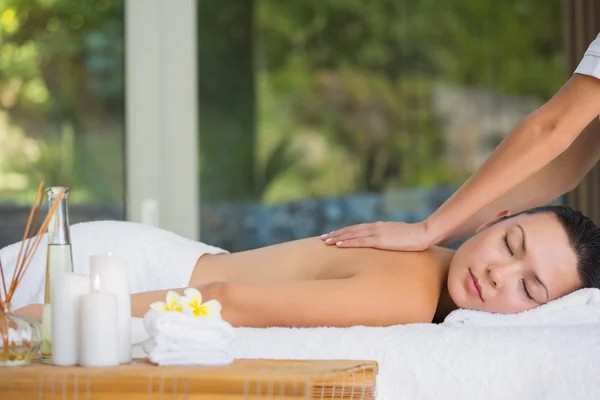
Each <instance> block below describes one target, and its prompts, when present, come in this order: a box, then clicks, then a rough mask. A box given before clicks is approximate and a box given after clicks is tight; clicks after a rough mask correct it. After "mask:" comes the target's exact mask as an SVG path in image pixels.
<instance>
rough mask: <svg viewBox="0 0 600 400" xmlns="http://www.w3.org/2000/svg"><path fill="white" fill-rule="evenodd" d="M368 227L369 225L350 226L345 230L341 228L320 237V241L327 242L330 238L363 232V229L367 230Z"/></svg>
mask: <svg viewBox="0 0 600 400" xmlns="http://www.w3.org/2000/svg"><path fill="white" fill-rule="evenodd" d="M369 225H371V224H357V225H350V226H347V227H345V228H341V229H338V230H335V231H333V232H330V233H326V234H324V235H321V239H323V240H327V239H330V238H338V237H340V236H341V235H345V234H347V233H351V232H358V231H362V230H365V229H367V228H368V227H369Z"/></svg>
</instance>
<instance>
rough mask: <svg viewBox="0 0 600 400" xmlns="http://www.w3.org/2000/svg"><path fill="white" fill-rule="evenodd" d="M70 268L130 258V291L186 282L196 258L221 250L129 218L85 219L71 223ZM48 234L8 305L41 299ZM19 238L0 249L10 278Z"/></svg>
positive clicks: (86, 270)
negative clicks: (102, 257)
mask: <svg viewBox="0 0 600 400" xmlns="http://www.w3.org/2000/svg"><path fill="white" fill-rule="evenodd" d="M71 240H72V249H73V262H74V268H75V272H77V273H81V274H84V275H89V273H90V268H89V257H90V255H94V254H105V253H112V254H113V255H116V256H119V257H123V258H125V259H127V260H128V261H129V273H130V277H129V281H130V282H131V293H139V292H146V291H152V290H163V289H173V288H181V287H187V286H188V283H189V279H190V276H191V274H192V272H193V270H194V266H195V265H196V261H197V260H198V258H199V257H200V256H202V255H204V254H218V253H226V251H225V250H223V249H220V248H218V247H214V246H209V245H207V244H204V243H200V242H195V241H193V240H189V239H186V238H184V237H181V236H178V235H176V234H174V233H172V232H169V231H165V230H162V229H158V228H155V227H151V226H148V225H142V224H136V223H133V222H121V221H102V222H86V223H81V224H75V225H72V226H71ZM47 243H48V242H47V238H46V236H44V238H43V239H42V241H41V242H40V247H39V248H38V251H37V252H36V253H35V256H34V257H33V259H32V262H31V265H30V266H29V269H28V270H27V272H26V274H25V277H24V278H23V281H22V282H21V285H20V286H19V288H18V289H17V291H16V294H15V298H14V299H13V304H12V306H13V308H14V309H17V308H21V307H24V306H26V305H29V304H34V303H43V301H44V284H45V278H46V275H45V271H46V254H47ZM19 248H20V242H19V243H15V244H12V245H10V246H7V247H5V248H3V249H1V250H0V258H1V259H2V264H3V265H4V271H5V273H7V279H9V280H10V277H12V274H13V270H14V265H15V262H16V259H17V255H18V253H19Z"/></svg>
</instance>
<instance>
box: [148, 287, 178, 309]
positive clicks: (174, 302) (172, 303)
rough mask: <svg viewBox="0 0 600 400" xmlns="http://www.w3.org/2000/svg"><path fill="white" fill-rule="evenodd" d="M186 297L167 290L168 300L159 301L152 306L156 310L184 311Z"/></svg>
mask: <svg viewBox="0 0 600 400" xmlns="http://www.w3.org/2000/svg"><path fill="white" fill-rule="evenodd" d="M184 302H185V297H181V296H180V295H178V294H177V293H175V292H174V291H172V290H169V291H168V292H167V301H157V302H154V303H152V304H150V308H151V309H153V310H156V311H177V312H183V303H184Z"/></svg>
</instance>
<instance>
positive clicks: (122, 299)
mask: <svg viewBox="0 0 600 400" xmlns="http://www.w3.org/2000/svg"><path fill="white" fill-rule="evenodd" d="M96 276H99V277H100V281H101V282H102V288H101V290H100V292H101V293H111V294H114V295H115V296H117V310H118V311H117V314H118V327H119V329H118V330H119V339H118V340H119V362H120V363H121V364H126V363H130V362H131V354H132V349H131V297H130V296H131V294H130V287H129V263H128V262H127V260H125V259H123V258H119V257H115V256H113V255H111V254H102V255H97V256H91V257H90V277H91V279H92V280H93V279H95V277H96Z"/></svg>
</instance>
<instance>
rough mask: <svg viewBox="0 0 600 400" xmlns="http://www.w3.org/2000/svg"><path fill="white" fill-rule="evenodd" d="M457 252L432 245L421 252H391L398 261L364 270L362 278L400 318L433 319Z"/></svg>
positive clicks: (422, 320)
mask: <svg viewBox="0 0 600 400" xmlns="http://www.w3.org/2000/svg"><path fill="white" fill-rule="evenodd" d="M453 254H454V253H453V252H452V251H451V250H448V249H442V248H432V249H429V250H426V251H422V252H396V253H390V254H389V257H390V259H393V260H395V261H396V262H395V263H384V264H382V265H379V266H377V267H376V268H371V269H368V270H367V269H365V270H364V272H363V279H365V282H367V284H369V285H371V286H372V288H373V291H377V292H378V296H380V297H382V298H383V299H384V300H385V301H386V302H388V303H389V304H393V305H394V307H395V310H396V313H397V314H398V318H399V319H401V320H405V319H409V320H411V321H413V322H424V323H428V322H431V321H432V320H433V317H434V315H435V312H436V310H437V306H438V302H439V299H440V294H441V292H442V290H443V288H444V287H445V284H446V279H447V276H448V266H449V264H450V260H451V259H452V255H453Z"/></svg>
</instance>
